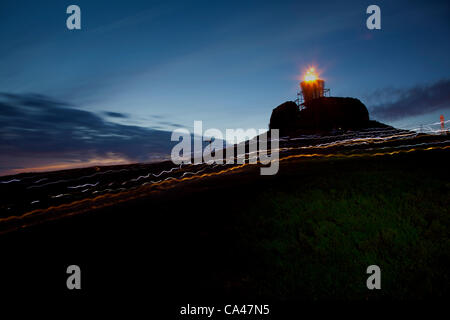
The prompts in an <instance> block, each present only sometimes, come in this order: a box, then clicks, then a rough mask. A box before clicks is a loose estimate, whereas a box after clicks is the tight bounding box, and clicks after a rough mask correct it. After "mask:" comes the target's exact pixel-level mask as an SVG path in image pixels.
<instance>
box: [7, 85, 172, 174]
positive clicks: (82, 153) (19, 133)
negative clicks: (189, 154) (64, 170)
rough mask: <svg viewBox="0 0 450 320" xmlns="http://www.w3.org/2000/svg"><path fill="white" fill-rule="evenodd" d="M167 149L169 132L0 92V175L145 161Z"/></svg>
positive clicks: (47, 100)
mask: <svg viewBox="0 0 450 320" xmlns="http://www.w3.org/2000/svg"><path fill="white" fill-rule="evenodd" d="M108 115H109V116H110V117H115V118H124V117H128V116H127V115H125V114H122V113H117V112H108ZM170 150H171V141H170V132H167V131H160V130H155V129H151V128H144V127H139V126H132V125H124V124H119V123H113V122H109V121H107V120H105V119H104V118H102V117H101V116H100V115H98V114H96V113H92V112H89V111H85V110H80V109H77V108H76V107H75V106H73V105H71V104H69V103H66V102H63V101H58V100H54V99H52V98H50V97H47V96H43V95H38V94H9V93H0V152H1V154H2V157H1V161H0V174H4V173H5V172H15V171H26V169H27V168H31V167H34V168H36V167H37V166H39V167H49V168H51V167H55V166H56V167H58V166H62V167H67V166H69V167H70V164H71V166H72V167H76V166H80V165H82V164H83V163H92V161H94V160H95V161H96V162H102V161H103V160H102V159H109V160H111V161H113V162H114V161H116V160H118V161H120V163H123V162H126V161H128V162H139V161H149V160H152V157H154V156H155V155H158V156H160V155H167V154H169V153H170ZM65 164H69V165H67V166H66V165H65Z"/></svg>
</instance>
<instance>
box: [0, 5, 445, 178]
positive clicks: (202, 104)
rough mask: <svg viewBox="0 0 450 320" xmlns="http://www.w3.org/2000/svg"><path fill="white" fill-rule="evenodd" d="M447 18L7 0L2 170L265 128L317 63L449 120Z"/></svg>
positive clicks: (153, 149) (85, 160) (382, 105)
mask: <svg viewBox="0 0 450 320" xmlns="http://www.w3.org/2000/svg"><path fill="white" fill-rule="evenodd" d="M71 4H76V5H78V6H80V8H81V17H82V18H81V23H82V29H81V30H68V29H67V28H66V19H67V17H68V14H66V8H67V6H69V5H71ZM370 4H377V5H378V6H380V8H381V27H382V29H381V30H368V29H367V28H366V19H367V17H368V15H367V14H366V8H367V6H368V5H370ZM449 18H450V2H449V1H410V0H409V1H372V2H365V1H322V0H315V1H301V0H296V1H236V2H234V1H221V2H219V1H180V2H177V1H161V2H153V1H148V0H146V1H92V0H90V1H79V0H77V1H61V0H58V1H56V0H55V1H21V0H14V1H5V0H3V1H1V2H0V152H1V154H2V156H1V158H0V174H11V173H15V172H22V171H30V170H44V169H45V170H53V169H58V168H66V167H76V166H82V165H86V164H105V163H126V162H134V161H149V160H152V159H157V158H158V157H159V156H162V155H164V154H165V153H167V151H168V150H170V148H169V149H168V145H169V140H170V131H171V130H173V129H175V128H177V127H186V128H192V126H193V121H194V120H203V125H204V128H212V127H214V128H219V129H221V130H224V129H225V128H239V127H242V128H267V125H268V122H269V118H270V114H271V111H272V109H273V108H275V107H276V106H277V105H279V104H281V103H283V102H284V101H287V100H294V99H295V97H296V92H297V88H298V82H299V79H300V78H301V76H302V73H303V72H304V71H305V70H306V68H307V67H308V66H315V67H316V68H317V69H318V70H319V71H320V76H321V78H323V79H324V80H325V81H326V87H328V88H330V89H331V95H332V96H344V97H356V98H359V99H360V100H361V101H362V102H363V103H365V104H366V106H367V107H368V109H369V111H370V114H371V118H372V119H376V120H379V121H382V122H385V123H388V124H391V125H395V126H399V127H403V128H414V127H418V126H419V125H425V124H429V123H434V122H438V121H439V115H440V114H444V115H445V116H446V119H449V118H450V113H449V112H448V111H449V108H450V80H449V79H450V59H449V52H450V41H449V39H450V19H449ZM165 131H169V132H165Z"/></svg>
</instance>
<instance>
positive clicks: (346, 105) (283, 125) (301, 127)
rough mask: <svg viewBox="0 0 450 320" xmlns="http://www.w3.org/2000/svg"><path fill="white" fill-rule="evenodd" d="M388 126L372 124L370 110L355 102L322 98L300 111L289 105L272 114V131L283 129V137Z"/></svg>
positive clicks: (288, 102) (353, 99) (280, 106)
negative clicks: (295, 134)
mask: <svg viewBox="0 0 450 320" xmlns="http://www.w3.org/2000/svg"><path fill="white" fill-rule="evenodd" d="M369 126H370V127H374V126H384V125H382V124H380V123H378V122H376V121H370V120H369V112H368V111H367V108H366V106H365V105H364V104H363V103H362V102H361V101H360V100H359V99H355V98H342V97H321V98H317V99H313V100H311V101H309V103H308V104H305V106H304V108H303V109H301V110H300V109H299V107H298V106H297V104H296V103H295V102H293V101H287V102H285V103H283V104H281V105H279V106H278V107H276V108H275V109H274V110H273V111H272V115H271V117H270V123H269V128H270V129H279V130H280V134H281V135H289V134H293V133H300V134H301V133H319V132H326V131H332V130H340V129H342V130H349V129H361V128H367V127H369Z"/></svg>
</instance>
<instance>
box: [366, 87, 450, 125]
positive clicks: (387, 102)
mask: <svg viewBox="0 0 450 320" xmlns="http://www.w3.org/2000/svg"><path fill="white" fill-rule="evenodd" d="M366 100H367V101H368V104H369V109H370V114H371V115H372V116H373V117H374V118H375V119H378V120H388V121H393V120H399V119H402V118H409V117H412V116H418V115H424V114H428V113H430V112H434V111H438V110H444V109H450V80H448V79H445V80H440V81H438V82H435V83H433V84H430V85H420V86H415V87H412V88H407V89H395V88H385V89H380V90H377V91H376V92H374V93H373V94H371V95H370V96H368V97H367V99H366Z"/></svg>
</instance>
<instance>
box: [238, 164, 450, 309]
mask: <svg viewBox="0 0 450 320" xmlns="http://www.w3.org/2000/svg"><path fill="white" fill-rule="evenodd" d="M299 178H300V177H299ZM303 178H304V179H303V180H302V181H296V182H295V183H289V184H288V185H287V186H285V187H283V188H281V190H280V188H279V187H278V186H276V187H274V188H273V189H269V190H267V191H265V192H263V193H262V194H260V195H259V196H258V199H256V201H254V202H253V203H252V204H251V205H249V206H248V207H247V208H246V209H245V214H242V215H239V216H238V217H237V218H236V219H237V221H235V223H234V225H235V230H234V232H235V235H236V238H237V240H236V242H237V243H239V248H240V249H238V250H242V251H243V252H246V253H247V255H248V262H247V265H248V269H247V272H248V275H247V278H249V279H250V281H249V286H251V288H252V291H253V292H257V294H258V295H262V296H269V297H270V296H272V297H277V298H280V297H282V298H285V299H297V298H308V299H327V298H333V299H336V298H337V299H358V300H360V299H379V298H396V299H408V298H426V297H430V296H433V297H442V296H445V295H447V294H448V284H449V283H450V272H449V270H450V269H449V266H450V239H449V234H450V232H449V231H450V230H449V226H450V216H449V209H448V207H449V204H450V203H449V199H450V197H449V189H450V184H449V183H448V182H447V181H448V180H446V179H445V178H441V177H439V176H438V175H437V174H435V173H430V172H429V171H427V170H424V171H423V170H422V171H421V170H413V171H406V170H405V171H403V170H401V169H399V168H394V169H389V166H386V169H383V170H380V169H379V168H370V167H369V168H364V167H363V166H359V168H353V169H352V170H343V171H339V170H338V171H330V172H328V173H327V174H321V175H319V176H314V177H312V176H308V175H307V176H305V177H303ZM372 264H375V265H378V266H379V267H380V268H381V286H382V289H381V290H374V291H369V290H368V289H367V287H366V279H367V277H368V276H369V275H367V274H366V268H367V267H368V266H369V265H372Z"/></svg>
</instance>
